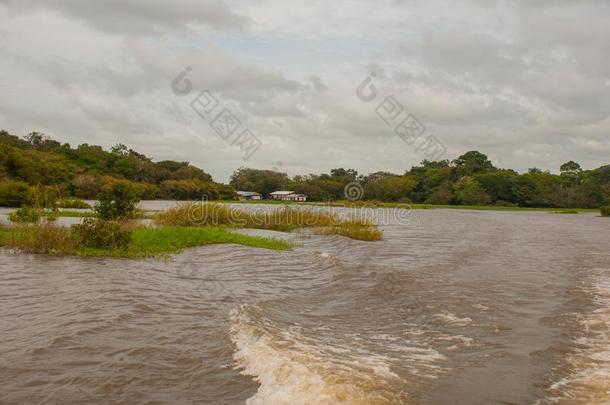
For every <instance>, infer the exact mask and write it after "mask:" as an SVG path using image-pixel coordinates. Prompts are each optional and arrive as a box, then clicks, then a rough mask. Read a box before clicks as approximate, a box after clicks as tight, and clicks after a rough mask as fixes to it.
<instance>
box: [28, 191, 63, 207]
mask: <svg viewBox="0 0 610 405" xmlns="http://www.w3.org/2000/svg"><path fill="white" fill-rule="evenodd" d="M59 194H60V192H59V188H58V187H57V186H42V185H37V186H34V187H31V188H30V190H29V192H28V195H27V199H28V204H29V205H30V206H31V207H33V208H51V209H53V210H56V209H57V200H58V199H59Z"/></svg>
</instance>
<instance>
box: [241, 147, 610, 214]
mask: <svg viewBox="0 0 610 405" xmlns="http://www.w3.org/2000/svg"><path fill="white" fill-rule="evenodd" d="M351 182H358V183H359V184H360V185H361V187H362V191H363V193H362V199H363V200H367V201H371V200H378V201H384V202H404V203H426V204H452V205H499V206H518V207H566V208H598V207H600V206H603V205H609V204H610V165H606V166H602V167H599V168H597V169H594V170H583V169H582V168H581V167H580V165H579V164H578V163H576V162H574V161H569V162H566V163H564V164H563V165H561V167H560V174H553V173H550V172H549V171H543V170H540V169H537V168H531V169H529V170H528V171H527V173H518V172H516V171H514V170H511V169H501V168H497V167H495V166H494V165H493V164H492V162H491V161H490V160H489V158H488V157H487V156H486V155H485V154H483V153H481V152H478V151H470V152H467V153H465V154H463V155H461V156H459V157H458V158H456V159H454V160H451V161H450V160H440V161H429V160H424V161H423V162H421V164H420V165H418V166H413V167H412V168H411V169H409V170H407V171H405V173H403V174H395V173H389V172H382V171H380V172H375V173H370V174H368V175H360V174H358V172H357V171H356V170H353V169H344V168H338V169H333V170H331V171H330V172H329V173H323V174H309V175H305V176H302V175H298V176H294V177H292V178H290V177H289V176H288V175H287V174H286V173H280V172H276V171H270V170H257V169H251V168H240V169H238V170H237V171H236V172H234V173H233V175H232V176H231V182H230V185H231V186H233V188H235V189H239V190H248V191H257V192H259V193H262V194H264V195H265V194H268V193H270V192H272V191H274V190H280V189H288V190H292V191H295V192H298V193H303V194H305V195H307V196H308V197H309V199H311V200H315V201H327V200H342V199H345V195H344V192H345V191H344V189H345V187H346V185H348V184H349V183H351Z"/></svg>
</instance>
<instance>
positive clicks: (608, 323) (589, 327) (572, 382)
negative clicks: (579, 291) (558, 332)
mask: <svg viewBox="0 0 610 405" xmlns="http://www.w3.org/2000/svg"><path fill="white" fill-rule="evenodd" d="M588 293H589V294H590V295H591V297H592V299H593V302H594V305H595V308H596V309H595V310H593V311H592V312H590V313H588V314H586V315H582V316H581V317H580V319H579V322H580V324H581V326H582V328H583V330H584V331H585V333H584V336H582V337H579V338H577V339H576V340H575V342H574V343H575V345H576V346H577V347H578V350H577V351H576V352H575V353H574V354H572V355H571V356H570V357H569V359H568V364H569V368H570V370H571V372H569V373H568V375H567V376H566V377H565V378H563V379H561V380H560V381H557V382H555V383H554V384H553V385H552V386H551V387H550V391H551V392H553V393H554V395H553V396H550V397H548V398H547V399H546V400H545V401H544V402H543V403H559V404H562V403H569V404H608V398H609V395H610V340H609V339H610V281H606V280H604V281H597V282H595V283H594V284H593V285H592V287H591V289H590V290H589V291H588ZM539 403H541V402H539Z"/></svg>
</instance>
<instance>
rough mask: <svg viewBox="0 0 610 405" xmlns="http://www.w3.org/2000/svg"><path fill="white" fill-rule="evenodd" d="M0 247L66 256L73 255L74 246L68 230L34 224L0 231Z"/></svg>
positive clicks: (49, 225)
mask: <svg viewBox="0 0 610 405" xmlns="http://www.w3.org/2000/svg"><path fill="white" fill-rule="evenodd" d="M0 246H3V247H7V248H10V249H16V250H22V251H25V252H29V253H45V254H51V255H67V254H71V253H73V251H74V248H75V246H76V244H75V241H74V238H73V236H72V233H71V231H70V229H68V228H64V227H58V226H54V225H51V224H42V225H41V224H36V225H20V226H15V227H10V228H3V229H1V230H0Z"/></svg>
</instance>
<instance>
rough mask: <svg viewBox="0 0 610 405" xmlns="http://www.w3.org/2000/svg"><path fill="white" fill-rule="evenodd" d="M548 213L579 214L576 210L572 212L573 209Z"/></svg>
mask: <svg viewBox="0 0 610 405" xmlns="http://www.w3.org/2000/svg"><path fill="white" fill-rule="evenodd" d="M549 213H550V214H580V212H579V211H578V210H573V209H565V210H558V211H550V212H549Z"/></svg>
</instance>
